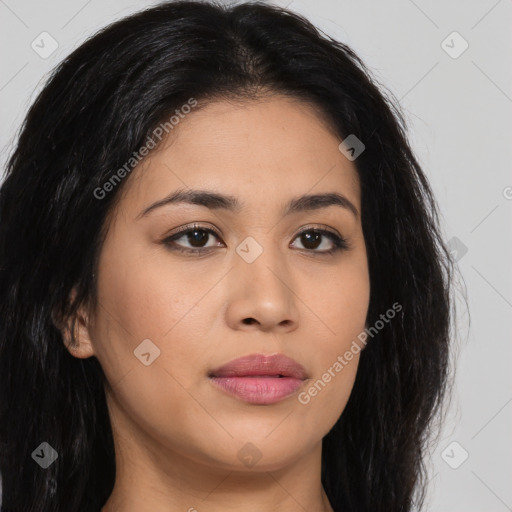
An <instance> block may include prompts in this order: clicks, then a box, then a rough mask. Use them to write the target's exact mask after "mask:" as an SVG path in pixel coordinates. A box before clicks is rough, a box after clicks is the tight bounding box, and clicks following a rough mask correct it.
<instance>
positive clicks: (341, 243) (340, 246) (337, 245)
mask: <svg viewBox="0 0 512 512" xmlns="http://www.w3.org/2000/svg"><path fill="white" fill-rule="evenodd" d="M194 231H203V232H205V233H210V234H212V235H214V236H215V237H217V238H219V239H220V235H219V234H218V233H217V232H216V231H214V230H213V229H210V228H206V227H201V226H199V225H197V224H194V225H193V226H184V227H183V228H180V229H179V230H178V232H176V233H174V234H173V235H171V236H169V237H167V238H165V239H164V240H162V243H163V244H165V245H166V246H167V247H169V249H171V250H172V251H178V252H181V253H188V254H201V253H203V254H204V253H206V252H210V251H211V250H212V249H213V247H208V248H195V249H187V248H183V247H179V246H176V245H171V243H172V242H174V241H176V240H179V239H180V238H182V237H183V236H185V235H187V234H188V233H191V232H194ZM304 233H315V234H318V235H322V236H326V237H327V238H329V239H330V240H331V241H332V243H333V245H334V247H333V248H332V249H329V250H328V251H316V250H314V249H300V250H302V251H306V252H312V253H316V254H318V255H322V256H329V255H333V254H334V253H337V252H338V251H343V250H347V249H350V245H349V242H348V240H347V239H346V238H342V237H340V236H338V235H336V234H335V233H332V232H331V231H327V230H325V229H319V228H312V227H306V228H305V229H303V230H302V231H300V232H299V233H297V235H296V237H295V238H299V237H300V236H301V235H303V234H304Z"/></svg>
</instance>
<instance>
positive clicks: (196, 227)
mask: <svg viewBox="0 0 512 512" xmlns="http://www.w3.org/2000/svg"><path fill="white" fill-rule="evenodd" d="M0 215H1V217H0V221H1V231H0V258H1V270H0V281H1V286H0V293H1V301H0V307H1V310H0V311H1V316H0V320H1V322H0V324H1V327H0V329H1V331H0V350H1V357H0V364H1V372H0V375H1V380H0V393H1V430H0V431H1V442H2V445H1V457H0V465H1V467H0V470H1V473H2V478H3V509H2V510H5V511H6V512H11V511H35V510H38V511H39V510H42V511H62V510H66V511H98V510H101V511H103V512H113V511H117V510H120V511H121V510H122V511H123V512H130V511H132V510H133V511H140V510H151V511H153V512H159V511H163V510H165V511H169V510H173V511H174V510H189V511H193V510H198V511H201V510H210V511H212V510H220V509H221V508H222V510H224V511H226V510H231V509H236V510H240V508H242V509H243V510H247V511H251V510H257V511H260V512H261V511H267V510H268V511H270V510H280V511H285V512H286V511H292V510H293V511H295V510H308V511H343V512H348V511H354V512H356V511H357V512H363V511H370V510H371V511H372V512H376V511H388V512H389V511H409V510H412V509H413V506H414V507H415V509H419V508H420V507H421V504H422V502H423V501H424V494H425V478H424V476H425V470H424V461H423V457H424V454H425V449H426V447H427V441H428V440H429V438H430V434H431V433H432V427H433V421H434V419H435V417H436V414H437V413H439V412H440V406H441V404H442V399H443V397H444V395H445V392H446V389H447V382H448V381H447V378H448V371H447V368H448V359H449V344H450V327H451V323H452V317H453V314H452V310H451V299H452V291H451V276H452V273H453V263H452V261H451V259H450V255H449V253H448V251H447V249H446V247H445V245H444V243H443V240H442V237H441V234H440V228H439V221H438V213H437V207H436V203H435V200H434V198H433V195H432V191H431V189H430V187H429V184H428V182H427V179H426V177H425V174H424V173H423V171H422V170H421V168H420V166H419V165H418V162H417V160H416V159H415V157H414V155H413V153H412V151H411V148H410V146H409V144H408V141H407V138H406V135H405V125H404V121H403V119H402V117H401V115H400V113H399V111H398V109H397V107H396V106H395V105H394V103H393V102H392V101H391V100H390V99H389V98H388V97H387V96H386V95H384V93H383V92H381V91H380V90H379V88H378V87H377V86H376V85H375V83H374V81H373V80H372V78H371V76H370V73H369V71H368V70H367V69H366V68H365V66H364V64H363V63H362V62H361V61H360V60H359V58H358V57H357V56H356V55H355V54H354V52H353V51H352V50H351V49H350V48H348V47H347V46H346V45H344V44H341V43H339V42H336V41H334V40H332V39H330V38H327V37H326V36H324V35H322V34H321V33H319V32H318V31H317V30H316V29H315V28H314V27H313V26H312V25H311V24H310V23H309V22H308V21H307V20H305V19H304V18H302V17H300V16H299V15H297V14H293V13H292V12H288V11H286V10H284V9H279V8H277V7H270V6H267V5H264V4H263V3H252V4H249V3H247V4H240V5H237V6H234V7H230V8H227V7H223V6H221V5H217V4H213V3H209V4H208V3H195V2H186V1H182V2H173V3H168V4H161V5H159V6H157V7H154V8H151V9H149V10H146V11H143V12H141V13H138V14H136V15H133V16H131V17H129V18H126V19H124V20H121V21H119V22H117V23H115V24H113V25H111V26H109V27H107V28H106V29H104V30H102V31H101V32H100V33H98V34H97V35H95V36H94V37H92V38H91V39H90V40H88V41H87V42H85V43H84V44H83V45H82V46H80V47H79V48H78V49H77V50H76V51H74V52H73V53H72V54H71V55H70V56H69V57H68V58H66V59H65V60H64V61H63V62H62V63H61V64H60V65H59V66H58V68H57V69H56V70H55V72H54V73H53V75H52V76H51V78H50V80H49V81H48V83H47V84H46V86H45V88H44V90H43V91H42V92H41V94H40V95H39V97H38V98H37V100H36V101H35V103H34V104H33V106H32V107H31V109H30V111H29V113H28V115H27V118H26V121H25V123H24V126H23V129H22V132H21V134H20V137H19V140H18V144H17V147H16V149H15V151H14V153H13V155H12V157H11V159H10V161H9V164H8V169H7V175H6V179H5V182H4V183H3V184H2V187H1V190H0Z"/></svg>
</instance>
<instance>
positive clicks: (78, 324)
mask: <svg viewBox="0 0 512 512" xmlns="http://www.w3.org/2000/svg"><path fill="white" fill-rule="evenodd" d="M75 296H76V293H75V290H73V292H72V293H71V300H74V298H75ZM59 318H60V317H59V315H56V314H55V312H54V313H52V322H53V324H54V325H55V327H57V329H58V330H59V331H60V332H61V335H62V342H63V343H64V346H65V347H66V349H67V350H68V351H69V353H70V354H71V355H72V356H73V357H77V358H79V359H86V358H88V357H91V356H93V355H94V347H93V344H92V342H91V332H90V322H89V317H88V315H87V314H86V312H85V311H84V309H83V308H82V307H80V308H79V310H78V312H77V313H76V314H75V315H73V316H72V317H68V318H67V319H65V320H59Z"/></svg>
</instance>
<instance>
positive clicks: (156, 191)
mask: <svg viewBox="0 0 512 512" xmlns="http://www.w3.org/2000/svg"><path fill="white" fill-rule="evenodd" d="M339 143H340V139H339V137H338V136H337V135H336V134H335V133H333V132H332V130H331V129H330V128H329V126H328V124H327V123H326V122H325V120H324V119H323V118H322V117H321V115H320V114H319V113H318V111H317V110H316V109H314V108H313V107H312V106H310V105H309V104H306V103H302V102H300V101H298V100H294V99H290V98H287V97H283V96H272V97H269V98H266V99H259V100H257V101H246V102H243V103H240V102H237V103H233V102H228V101H216V102H212V103H208V104H205V105H200V108H199V109H197V110H196V111H194V110H192V112H191V113H189V114H187V115H184V116H183V117H182V118H181V119H180V121H179V123H178V124H177V125H176V126H175V127H174V128H173V130H172V131H171V132H170V134H169V136H168V137H167V138H166V139H163V140H162V143H161V144H160V146H159V147H158V148H157V149H155V150H153V151H152V152H151V153H150V154H149V155H148V157H146V159H145V160H144V161H143V162H142V163H141V164H139V166H137V168H136V169H135V171H134V176H133V178H134V179H133V180H131V181H132V183H130V184H127V185H128V189H129V190H128V191H127V194H126V196H127V197H126V199H127V201H128V203H129V204H126V205H125V206H126V207H129V208H130V207H133V208H139V209H143V208H144V207H145V206H146V205H147V204H148V203H150V202H152V201H155V200H156V199H158V198H162V197H163V196H165V195H167V194H169V193H171V192H172V191H175V190H178V189H187V188H193V189H202V190H205V189H207V190H211V191H217V192H222V193H223V194H229V195H232V196H236V197H238V198H239V199H240V203H241V205H242V206H243V207H244V208H245V207H246V206H248V207H250V205H251V204H255V205H260V206H261V204H262V203H265V204H266V205H268V206H270V205H271V204H273V203H277V204H278V205H281V206H282V205H284V204H285V203H287V202H288V201H289V199H290V198H291V197H297V196H300V195H304V194H306V193H307V194H315V193H325V192H333V191H337V192H339V193H342V194H343V195H344V196H346V197H347V198H348V199H349V200H350V201H351V202H352V203H353V204H354V205H356V207H357V209H358V210H360V189H359V179H358V175H357V170H356V168H355V166H354V164H353V163H352V162H350V161H349V160H348V159H347V158H346V157H345V156H344V155H343V154H342V153H341V152H340V151H339V149H338V146H339Z"/></svg>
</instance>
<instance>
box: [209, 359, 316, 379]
mask: <svg viewBox="0 0 512 512" xmlns="http://www.w3.org/2000/svg"><path fill="white" fill-rule="evenodd" d="M209 376H210V377H253V376H276V377H277V376H281V377H294V378H296V379H302V380H304V379H306V378H307V375H306V370H305V369H304V367H303V366H302V365H301V364H299V363H297V361H295V360H293V359H291V358H290V357H287V356H285V355H284V354H272V355H264V354H251V355H248V356H244V357H240V358H238V359H234V360H233V361H230V362H229V363H227V364H225V365H223V366H220V367H219V368H216V369H215V370H212V371H211V372H210V374H209Z"/></svg>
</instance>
